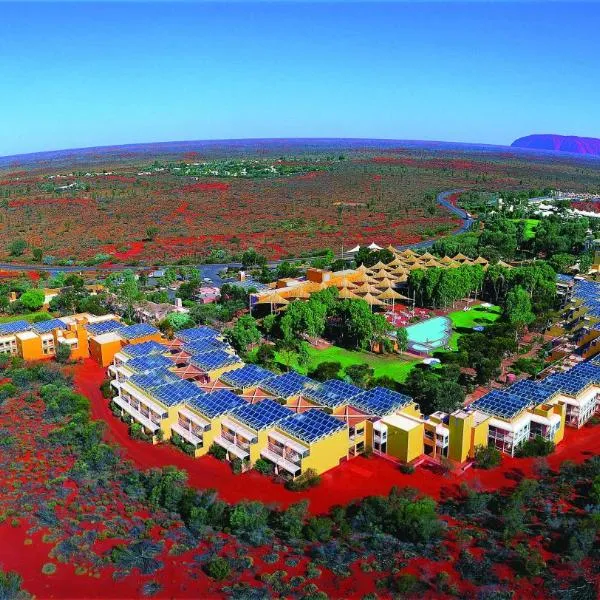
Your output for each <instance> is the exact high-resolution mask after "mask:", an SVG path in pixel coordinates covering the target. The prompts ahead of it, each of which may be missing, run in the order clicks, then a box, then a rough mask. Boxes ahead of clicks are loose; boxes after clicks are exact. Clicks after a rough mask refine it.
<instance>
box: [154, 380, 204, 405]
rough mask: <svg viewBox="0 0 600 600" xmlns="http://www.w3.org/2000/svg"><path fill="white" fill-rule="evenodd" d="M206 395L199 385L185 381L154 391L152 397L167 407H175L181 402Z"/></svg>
mask: <svg viewBox="0 0 600 600" xmlns="http://www.w3.org/2000/svg"><path fill="white" fill-rule="evenodd" d="M204 395H205V394H204V392H203V391H202V390H201V389H200V388H199V387H198V386H197V385H195V384H193V383H192V382H191V381H187V380H185V379H181V380H180V381H177V382H175V383H167V384H166V385H161V386H160V387H157V388H155V389H154V390H152V396H153V397H154V398H156V399H157V400H158V401H159V402H162V404H164V405H165V406H175V405H176V404H180V403H181V402H185V401H187V400H191V399H193V398H197V397H200V396H204Z"/></svg>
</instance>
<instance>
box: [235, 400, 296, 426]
mask: <svg viewBox="0 0 600 600" xmlns="http://www.w3.org/2000/svg"><path fill="white" fill-rule="evenodd" d="M292 414H293V413H292V411H291V410H290V409H289V408H285V407H284V406H282V405H281V404H279V403H278V402H275V401H274V400H262V401H261V402H257V403H256V404H245V405H244V406H240V408H237V409H236V410H234V411H233V413H232V417H235V418H236V419H237V420H238V421H240V422H241V423H244V425H247V426H248V427H250V428H251V429H254V430H255V431H258V430H260V429H265V428H267V427H272V426H273V425H275V424H276V423H279V422H280V421H283V419H285V418H287V417H289V416H290V415H292Z"/></svg>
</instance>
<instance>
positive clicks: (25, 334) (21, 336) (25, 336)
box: [16, 331, 38, 340]
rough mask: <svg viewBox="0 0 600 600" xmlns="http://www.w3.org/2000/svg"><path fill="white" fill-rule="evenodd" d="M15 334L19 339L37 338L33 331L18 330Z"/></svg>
mask: <svg viewBox="0 0 600 600" xmlns="http://www.w3.org/2000/svg"><path fill="white" fill-rule="evenodd" d="M16 336H17V337H18V338H19V339H20V340H32V339H37V337H38V336H37V334H36V333H34V332H33V331H19V333H17V334H16Z"/></svg>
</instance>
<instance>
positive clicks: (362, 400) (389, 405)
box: [351, 387, 412, 416]
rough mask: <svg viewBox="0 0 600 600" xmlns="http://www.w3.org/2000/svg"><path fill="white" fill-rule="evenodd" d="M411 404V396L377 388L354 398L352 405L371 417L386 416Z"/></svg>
mask: <svg viewBox="0 0 600 600" xmlns="http://www.w3.org/2000/svg"><path fill="white" fill-rule="evenodd" d="M411 402H412V398H411V397H410V396H406V395H404V394H400V393H398V392H394V391H393V390H389V389H387V388H383V387H376V388H373V389H371V390H368V391H367V392H363V393H362V394H359V395H358V396H356V397H355V398H353V399H352V402H351V404H352V406H355V407H356V408H358V409H359V410H362V411H363V412H365V413H367V414H369V415H378V416H385V415H389V414H392V413H394V412H396V411H397V410H398V409H400V408H402V407H404V406H406V405H408V404H410V403H411Z"/></svg>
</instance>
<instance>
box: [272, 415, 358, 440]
mask: <svg viewBox="0 0 600 600" xmlns="http://www.w3.org/2000/svg"><path fill="white" fill-rule="evenodd" d="M277 426H278V427H279V428H280V429H281V430H282V431H285V432H286V433H289V434H290V435H293V436H294V437H296V438H298V439H299V440H302V441H303V442H306V443H308V444H311V443H313V442H316V441H317V440H320V439H321V438H324V437H326V436H328V435H331V434H332V433H335V432H336V431H340V430H341V429H344V428H346V425H345V423H343V422H342V421H340V420H339V419H337V418H336V417H332V416H331V415H328V414H327V413H324V412H322V411H320V410H317V409H312V410H307V411H306V412H303V413H298V414H295V415H293V416H291V417H288V418H287V419H285V420H283V421H281V423H279V424H278V425H277Z"/></svg>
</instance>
